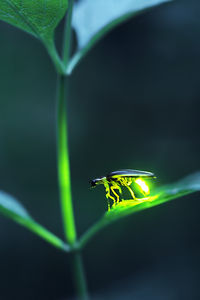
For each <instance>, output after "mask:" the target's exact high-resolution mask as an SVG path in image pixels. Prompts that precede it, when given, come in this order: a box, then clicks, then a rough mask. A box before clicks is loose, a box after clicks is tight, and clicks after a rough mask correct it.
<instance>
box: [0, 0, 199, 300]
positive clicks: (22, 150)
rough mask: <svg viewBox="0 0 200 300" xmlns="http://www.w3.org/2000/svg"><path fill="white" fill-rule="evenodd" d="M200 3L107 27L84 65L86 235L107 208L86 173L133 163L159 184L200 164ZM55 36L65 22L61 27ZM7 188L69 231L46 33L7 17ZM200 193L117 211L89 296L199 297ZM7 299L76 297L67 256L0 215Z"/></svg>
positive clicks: (80, 155) (74, 120)
mask: <svg viewBox="0 0 200 300" xmlns="http://www.w3.org/2000/svg"><path fill="white" fill-rule="evenodd" d="M199 12H200V3H199V1H198V0H182V1H174V2H171V3H167V4H164V5H161V6H159V7H157V8H153V9H151V10H149V11H148V12H146V13H144V14H141V15H139V16H137V17H136V18H134V19H132V20H130V21H128V22H126V23H124V24H123V25H121V26H120V27H118V28H116V29H115V30H114V31H112V32H111V33H109V34H108V35H107V36H106V37H105V38H104V39H103V40H102V41H101V42H100V43H99V44H97V45H96V46H95V48H94V49H93V50H92V51H91V52H90V53H89V54H88V55H87V56H86V57H85V59H84V60H83V61H82V62H81V63H80V64H79V65H78V67H77V68H76V70H75V72H74V74H73V76H72V78H71V96H70V99H69V100H68V117H69V141H70V157H71V175H72V192H73V198H74V209H75V215H76V224H77V230H78V234H79V236H80V235H81V234H82V233H83V232H85V230H86V229H88V228H89V227H90V226H91V225H92V224H93V223H94V222H96V221H97V220H98V219H99V218H100V217H101V216H102V215H103V213H104V212H105V210H106V208H107V203H106V198H105V192H104V188H103V187H98V188H96V189H94V190H89V183H88V180H90V179H93V178H96V177H98V176H101V175H106V174H108V173H109V172H111V171H114V170H118V169H123V168H131V169H141V170H149V171H152V172H154V173H155V174H156V175H157V180H156V182H155V184H156V185H157V186H159V185H162V184H165V183H170V182H174V181H176V180H178V179H181V178H182V177H184V176H186V175H188V174H190V173H193V172H195V171H197V170H200V157H199V155H200V137H199V128H200V118H199V111H200V110H199V109H200V84H199V78H200V18H199ZM58 29H59V30H60V31H58V32H57V39H58V44H59V39H60V35H61V31H62V24H61V25H60V26H59V28H58ZM0 43H1V47H0V70H1V72H0V189H1V190H3V191H6V192H8V193H10V194H11V195H13V196H15V197H16V198H17V199H19V201H21V202H22V203H23V205H24V206H25V207H26V208H27V209H28V211H29V212H30V214H31V215H32V216H33V218H35V219H36V220H37V221H38V222H40V223H41V224H43V225H44V226H45V227H46V228H48V229H49V230H51V231H52V232H54V233H55V234H57V235H58V236H59V237H61V238H64V234H63V230H62V220H61V213H60V206H59V195H58V186H57V169H56V144H55V143H56V132H55V116H56V114H55V107H56V104H55V91H56V73H55V71H54V67H53V65H52V63H51V61H50V59H49V57H48V56H47V54H46V51H45V49H44V48H43V46H42V45H41V44H40V42H39V41H38V40H36V39H34V38H32V37H31V36H30V35H28V34H26V33H24V32H22V31H20V30H18V29H16V28H14V27H12V26H10V25H8V24H6V23H4V22H0ZM199 197H200V195H199V194H198V193H196V194H192V195H189V196H186V197H183V198H179V199H177V200H174V201H172V202H168V203H166V204H163V205H160V206H157V207H154V208H152V209H149V210H145V211H143V212H140V213H138V214H135V215H132V216H130V217H128V218H127V219H123V220H120V221H119V222H118V223H114V224H112V225H111V226H110V227H108V228H105V229H104V230H102V231H101V232H99V233H98V235H96V236H95V237H94V238H93V239H92V240H91V241H90V242H89V244H88V245H87V246H86V248H85V250H84V252H83V260H84V263H85V270H86V274H87V278H88V285H89V289H90V291H91V293H92V295H93V298H94V299H136V300H160V299H162V300H165V299H166V300H179V299H180V300H186V299H187V300H188V299H194V300H196V299H200V290H199V276H200V260H199V253H200V240H199V230H200V218H199V212H200V203H199ZM0 262H1V263H0V264H1V268H0V282H1V289H0V298H1V299H3V300H10V299H12V300H13V299H15V300H18V299H20V300H27V299H29V300H33V299H34V300H35V299H37V300H45V299H48V300H64V299H65V300H66V299H71V297H73V285H72V279H71V273H70V262H69V258H68V257H67V256H66V255H65V254H64V253H62V252H59V250H57V249H55V248H53V247H52V246H51V245H49V244H47V243H46V242H45V241H43V240H42V239H40V238H39V237H37V236H36V235H34V234H32V233H31V232H29V231H28V230H26V229H24V228H22V227H20V226H19V225H16V224H15V223H14V222H12V221H11V220H8V219H6V218H5V217H3V216H2V217H0Z"/></svg>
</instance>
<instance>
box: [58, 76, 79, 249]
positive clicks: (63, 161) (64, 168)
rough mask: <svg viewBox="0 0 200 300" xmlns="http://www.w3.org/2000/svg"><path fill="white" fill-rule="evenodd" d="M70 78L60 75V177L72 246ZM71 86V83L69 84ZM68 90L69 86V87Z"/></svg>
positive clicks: (67, 234) (67, 235)
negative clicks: (68, 120) (68, 109)
mask: <svg viewBox="0 0 200 300" xmlns="http://www.w3.org/2000/svg"><path fill="white" fill-rule="evenodd" d="M68 81H69V78H68V77H67V78H65V76H63V75H59V78H58V95H57V97H58V109H57V110H58V111H57V112H58V116H57V118H58V119H57V122H58V132H57V135H58V150H57V151H58V179H59V187H60V197H61V207H62V215H63V223H64V231H65V236H66V239H67V241H68V243H69V245H70V246H73V245H74V243H75V242H76V228H75V221H74V212H73V205H72V197H71V182H70V164H69V151H68V135H67V116H66V103H65V102H66V84H67V83H68ZM68 86H69V85H68ZM67 91H68V88H67Z"/></svg>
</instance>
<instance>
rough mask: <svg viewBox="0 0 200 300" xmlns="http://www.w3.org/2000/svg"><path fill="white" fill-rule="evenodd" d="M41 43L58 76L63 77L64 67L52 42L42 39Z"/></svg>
mask: <svg viewBox="0 0 200 300" xmlns="http://www.w3.org/2000/svg"><path fill="white" fill-rule="evenodd" d="M42 42H43V44H44V45H45V47H46V49H47V52H48V54H49V56H50V57H51V59H52V61H53V63H54V66H55V68H56V70H57V72H58V74H60V75H65V72H66V70H65V66H64V64H63V62H62V60H61V59H60V57H59V55H58V52H57V50H56V48H55V45H54V42H53V41H52V42H51V41H50V42H49V41H46V40H44V39H43V40H42Z"/></svg>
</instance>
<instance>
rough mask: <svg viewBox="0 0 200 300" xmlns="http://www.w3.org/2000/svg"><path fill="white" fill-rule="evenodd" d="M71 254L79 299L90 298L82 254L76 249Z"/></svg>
mask: <svg viewBox="0 0 200 300" xmlns="http://www.w3.org/2000/svg"><path fill="white" fill-rule="evenodd" d="M70 256H71V263H72V272H73V277H74V285H75V289H76V292H77V296H78V299H79V300H89V295H88V291H87V285H86V278H85V273H84V269H83V264H82V259H81V255H80V253H79V252H77V251H75V252H72V253H71V254H70Z"/></svg>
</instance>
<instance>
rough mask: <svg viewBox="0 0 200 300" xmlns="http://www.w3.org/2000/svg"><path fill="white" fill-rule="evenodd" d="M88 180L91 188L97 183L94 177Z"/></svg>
mask: <svg viewBox="0 0 200 300" xmlns="http://www.w3.org/2000/svg"><path fill="white" fill-rule="evenodd" d="M89 182H90V183H91V188H94V187H95V186H96V185H97V181H96V180H95V179H94V180H90V181H89Z"/></svg>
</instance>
